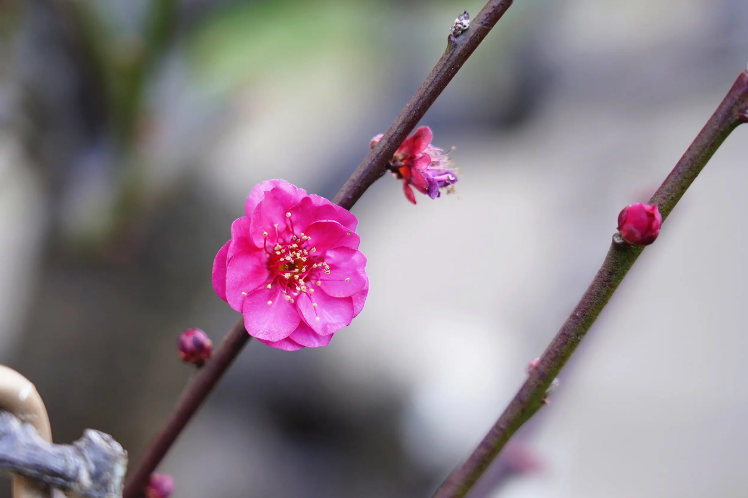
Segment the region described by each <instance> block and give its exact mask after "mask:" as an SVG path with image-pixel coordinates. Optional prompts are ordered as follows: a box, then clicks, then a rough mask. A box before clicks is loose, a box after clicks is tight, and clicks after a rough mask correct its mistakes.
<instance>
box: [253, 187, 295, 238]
mask: <svg viewBox="0 0 748 498" xmlns="http://www.w3.org/2000/svg"><path fill="white" fill-rule="evenodd" d="M287 212H288V211H286V209H285V208H284V207H283V202H282V201H281V199H280V198H279V197H278V196H277V195H276V189H273V190H271V191H270V192H265V198H264V199H262V201H260V203H259V204H258V205H257V207H256V208H255V211H254V213H253V214H252V216H251V220H250V229H249V233H250V237H251V239H252V243H253V244H254V245H255V246H257V247H264V245H265V243H266V242H267V244H268V245H269V246H270V247H272V246H274V245H275V244H276V242H277V240H278V238H277V236H276V235H277V234H280V233H283V232H285V231H286V230H287V227H286V218H287V217H286V213H287ZM275 225H278V226H277V227H276V226H275ZM265 234H267V235H265ZM266 239H267V240H266Z"/></svg>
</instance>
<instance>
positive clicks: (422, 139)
mask: <svg viewBox="0 0 748 498" xmlns="http://www.w3.org/2000/svg"><path fill="white" fill-rule="evenodd" d="M433 137H434V135H433V134H432V133H431V128H429V127H428V126H421V127H420V128H418V129H417V130H416V132H415V133H413V135H411V137H410V140H411V147H412V151H411V154H412V155H414V156H415V155H418V154H420V153H421V152H423V151H424V150H426V147H428V146H429V144H430V143H431V139H432V138H433Z"/></svg>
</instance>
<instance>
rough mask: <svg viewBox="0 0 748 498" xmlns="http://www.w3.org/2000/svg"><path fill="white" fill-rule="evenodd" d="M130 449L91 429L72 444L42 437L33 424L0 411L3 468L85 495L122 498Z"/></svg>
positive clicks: (0, 457)
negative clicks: (51, 440) (61, 443)
mask: <svg viewBox="0 0 748 498" xmlns="http://www.w3.org/2000/svg"><path fill="white" fill-rule="evenodd" d="M126 468H127V452H125V450H123V449H122V446H120V445H119V443H117V442H116V441H115V440H114V439H113V438H112V437H111V436H109V435H107V434H104V433H102V432H99V431H94V430H91V429H88V430H86V432H85V433H84V434H83V437H82V438H80V439H79V440H78V441H76V442H74V443H73V444H72V445H57V444H52V443H49V442H47V441H45V440H44V439H42V438H41V437H40V436H39V434H38V433H37V432H36V429H34V427H32V426H31V425H30V424H21V422H19V420H18V419H17V418H16V417H14V416H13V415H11V414H10V413H8V412H0V471H3V472H5V473H9V474H14V475H23V476H26V477H29V478H31V479H34V480H35V481H39V482H42V483H45V484H47V485H48V486H52V487H54V488H58V489H62V490H63V491H66V492H69V493H72V494H73V495H74V496H80V497H85V498H119V497H120V496H122V494H121V493H122V481H123V480H124V477H125V469H126Z"/></svg>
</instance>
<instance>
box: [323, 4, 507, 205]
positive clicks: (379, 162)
mask: <svg viewBox="0 0 748 498" xmlns="http://www.w3.org/2000/svg"><path fill="white" fill-rule="evenodd" d="M511 5H512V0H490V1H489V2H488V3H487V4H486V6H485V7H483V10H481V11H480V12H479V13H478V15H477V16H476V17H475V20H473V22H472V23H471V25H470V29H468V30H467V31H466V32H465V33H464V34H463V35H461V36H460V37H458V38H455V39H454V41H452V40H450V41H449V43H448V44H447V50H446V51H445V52H444V54H443V55H442V56H441V59H439V62H437V63H436V66H434V69H432V70H431V73H430V74H429V75H428V77H427V78H426V81H424V82H423V84H421V87H420V88H419V89H418V91H417V92H416V94H415V95H413V97H412V98H411V99H410V101H409V102H408V103H407V104H405V108H404V109H403V110H402V111H401V112H400V114H399V115H398V116H397V118H395V121H393V122H392V124H391V125H390V127H389V128H387V131H386V132H384V135H383V136H382V140H380V141H379V143H378V144H377V146H376V147H374V149H373V150H372V151H371V152H369V154H368V155H367V156H366V157H365V158H364V160H363V162H362V163H361V164H360V165H359V167H358V168H357V169H356V171H355V172H354V173H353V175H352V176H351V178H350V179H349V180H348V181H347V182H346V183H345V185H344V186H343V188H342V189H341V190H340V192H338V195H336V196H335V199H333V202H335V203H337V204H339V205H340V206H343V207H344V208H346V209H351V207H352V206H353V205H354V204H355V203H356V201H357V200H359V198H361V196H362V195H363V194H364V192H366V189H368V188H369V187H370V186H371V185H372V184H373V183H374V182H375V181H377V180H378V179H379V178H380V177H381V176H382V175H384V173H385V168H386V166H387V162H388V161H389V160H390V159H391V158H392V156H393V155H394V154H395V151H396V150H397V148H398V147H400V144H402V143H403V140H405V139H406V138H407V136H408V133H410V132H411V131H412V130H413V128H415V126H416V125H417V124H418V122H419V121H420V120H421V118H423V116H424V114H426V111H428V110H429V107H431V105H432V104H433V103H434V101H435V100H436V98H437V97H438V96H439V95H441V93H442V92H443V91H444V89H445V88H446V87H447V85H448V84H449V82H450V81H452V78H454V76H455V74H457V71H459V70H460V68H461V67H462V65H463V64H464V63H465V61H467V60H468V58H469V57H470V55H472V53H473V52H474V51H475V49H476V48H477V47H478V45H479V44H480V42H482V41H483V39H484V38H485V37H486V35H487V34H488V32H489V31H491V28H493V27H494V25H495V24H496V23H497V22H498V20H499V19H501V16H503V15H504V12H506V11H507V9H508V8H509V7H510V6H511Z"/></svg>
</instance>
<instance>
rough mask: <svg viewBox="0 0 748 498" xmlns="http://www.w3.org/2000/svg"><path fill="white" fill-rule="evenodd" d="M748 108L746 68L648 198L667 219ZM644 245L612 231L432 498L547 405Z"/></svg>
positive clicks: (462, 481) (467, 482) (465, 477)
mask: <svg viewBox="0 0 748 498" xmlns="http://www.w3.org/2000/svg"><path fill="white" fill-rule="evenodd" d="M747 112H748V71H744V72H743V73H741V74H740V75H739V76H738V78H737V80H736V81H735V83H734V84H733V86H732V88H731V89H730V91H729V92H728V93H727V95H726V96H725V98H724V99H723V100H722V102H721V103H720V104H719V106H718V107H717V110H716V111H715V112H714V114H713V115H712V116H711V118H709V121H707V123H706V125H705V126H704V128H703V129H702V130H701V132H700V133H699V134H698V136H697V137H696V139H695V140H694V141H693V143H692V144H691V146H690V147H689V148H688V150H686V152H685V154H683V157H682V158H681V159H680V161H678V164H676V165H675V168H673V171H672V172H671V173H670V174H669V175H668V177H667V178H666V179H665V181H664V182H663V183H662V185H661V186H660V188H659V189H658V190H657V192H655V194H654V196H653V197H652V199H651V200H650V201H649V203H650V204H657V205H658V207H659V209H660V213H661V214H662V218H663V220H664V219H665V218H667V216H668V215H669V214H670V212H671V211H672V210H673V208H674V207H675V205H676V204H677V203H678V201H679V200H680V198H681V197H682V196H683V194H684V193H685V192H686V190H687V189H688V187H689V186H690V185H691V183H693V181H694V180H695V179H696V177H697V176H698V174H699V173H700V172H701V170H702V169H703V168H704V166H705V165H706V163H707V162H708V161H709V159H710V158H711V157H712V155H714V153H715V152H716V151H717V149H718V148H719V146H720V145H721V144H722V142H724V140H725V139H726V138H727V136H728V135H729V134H730V133H731V132H732V131H733V130H734V129H735V128H737V126H738V125H740V124H741V123H744V122H746V121H748V119H746V113H747ZM643 250H644V248H643V247H642V246H631V245H629V244H626V243H625V242H623V240H622V239H621V238H620V235H619V234H615V235H614V236H613V242H612V244H611V246H610V249H609V250H608V255H607V256H606V258H605V261H604V262H603V265H602V267H601V268H600V270H599V271H598V272H597V275H595V278H594V280H593V281H592V283H591V284H590V286H589V287H588V288H587V291H586V292H585V293H584V295H583V296H582V299H581V300H580V301H579V304H577V306H576V308H574V311H572V313H571V315H570V316H569V318H567V319H566V322H565V323H564V325H563V326H562V327H561V330H560V331H559V332H558V334H557V335H556V337H554V339H553V341H551V343H550V345H549V346H548V348H547V349H546V350H545V352H544V353H543V356H541V358H540V362H539V363H538V365H537V366H536V367H535V368H533V369H532V371H531V372H530V374H529V376H528V379H527V381H525V383H524V385H523V386H522V387H521V388H520V390H519V392H518V393H517V394H516V395H515V396H514V399H512V401H511V402H510V403H509V406H508V407H507V408H506V409H505V410H504V413H502V414H501V417H499V420H498V421H497V422H496V424H495V425H494V426H493V427H492V428H491V430H490V431H489V433H488V434H487V435H486V436H485V437H484V438H483V440H482V441H481V442H480V444H479V445H478V447H477V448H476V449H475V451H473V453H472V454H471V455H470V456H469V457H468V459H467V461H466V462H465V463H464V464H463V465H462V466H461V467H459V468H457V469H456V470H454V471H453V472H452V474H450V475H449V477H448V478H447V479H446V481H444V483H443V484H442V485H441V487H439V489H438V490H437V491H436V494H435V495H434V498H457V497H464V496H465V495H466V494H467V493H468V492H469V491H470V489H471V488H472V486H473V484H475V483H476V481H477V480H478V479H479V478H480V477H481V475H482V474H483V472H484V471H485V470H486V468H487V467H488V465H489V464H490V463H491V462H492V461H493V459H494V458H495V457H496V455H498V453H499V452H500V451H501V449H502V448H503V447H504V445H505V444H506V442H507V441H508V440H509V438H510V437H511V436H512V435H513V434H514V433H515V432H516V431H517V429H519V428H520V427H521V426H522V424H524V423H525V422H526V421H527V420H528V419H529V418H530V417H532V416H533V415H534V414H535V413H536V412H537V411H538V410H539V409H540V408H541V407H542V406H543V404H542V400H543V398H544V397H545V393H546V390H547V389H548V387H549V386H550V385H551V382H552V381H553V379H555V378H556V376H557V375H558V374H559V372H560V371H561V369H562V368H563V366H564V364H566V362H567V360H568V359H569V357H570V356H571V355H572V353H573V352H574V350H575V349H576V347H577V345H578V344H579V343H580V341H581V340H582V339H583V338H584V336H585V334H586V333H587V331H588V330H589V329H590V327H591V326H592V324H593V323H594V322H595V319H596V318H597V317H598V315H599V314H600V312H601V311H602V310H603V308H604V307H605V305H606V304H607V303H608V300H609V299H610V297H611V296H612V295H613V292H615V290H616V288H617V287H618V284H620V283H621V281H622V280H623V278H624V277H625V276H626V273H628V271H629V269H630V268H631V267H632V266H633V264H634V262H635V261H636V259H637V258H638V257H639V255H640V254H641V253H642V251H643Z"/></svg>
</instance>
